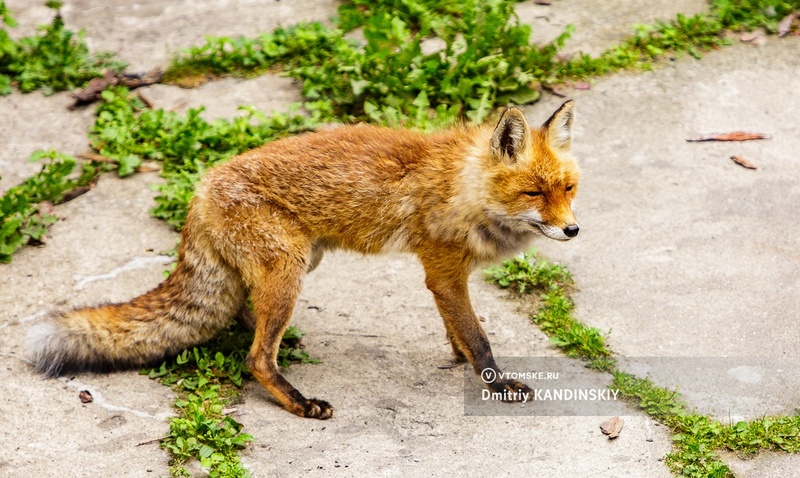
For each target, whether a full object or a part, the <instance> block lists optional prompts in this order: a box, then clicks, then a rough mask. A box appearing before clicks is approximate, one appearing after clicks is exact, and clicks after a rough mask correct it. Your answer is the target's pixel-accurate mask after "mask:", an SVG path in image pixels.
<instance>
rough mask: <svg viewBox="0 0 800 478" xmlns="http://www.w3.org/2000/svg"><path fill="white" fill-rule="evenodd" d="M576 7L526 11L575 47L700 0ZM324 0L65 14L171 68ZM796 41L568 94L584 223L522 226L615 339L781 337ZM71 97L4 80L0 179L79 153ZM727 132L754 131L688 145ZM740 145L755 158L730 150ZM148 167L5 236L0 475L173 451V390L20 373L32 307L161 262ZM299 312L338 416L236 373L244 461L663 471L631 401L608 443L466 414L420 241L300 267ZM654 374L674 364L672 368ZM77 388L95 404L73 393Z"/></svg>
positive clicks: (87, 5)
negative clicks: (408, 247)
mask: <svg viewBox="0 0 800 478" xmlns="http://www.w3.org/2000/svg"><path fill="white" fill-rule="evenodd" d="M6 3H7V4H8V6H9V8H11V9H12V11H14V12H15V13H16V16H17V19H18V21H19V23H20V26H19V28H18V29H17V31H16V33H15V35H17V36H18V35H20V34H27V33H29V32H31V31H33V29H34V27H35V25H36V24H40V23H45V22H47V21H49V11H48V10H47V9H44V8H42V7H41V6H38V5H29V3H30V2H23V1H21V0H13V1H7V2H6ZM579 3H580V2H577V1H573V0H562V1H560V2H554V5H552V6H550V7H540V6H533V5H531V4H530V3H529V2H526V3H522V4H520V6H519V9H520V15H521V17H522V18H523V20H524V21H528V22H530V23H532V24H533V25H534V29H535V31H536V35H537V37H538V38H548V37H552V36H554V35H555V32H557V31H559V30H560V28H562V27H563V25H565V24H566V23H568V22H572V23H575V24H576V28H577V33H576V38H575V40H574V41H572V42H570V43H569V44H568V49H569V50H570V51H576V50H582V51H587V52H592V53H597V52H599V51H600V50H602V49H603V48H605V47H606V46H608V45H609V44H613V43H614V42H616V41H617V40H618V39H619V38H620V37H621V36H622V35H624V34H625V33H627V32H629V31H630V24H631V23H642V22H647V21H650V20H652V19H653V18H655V17H658V18H669V17H671V16H672V15H673V14H674V13H676V12H679V11H682V12H685V13H694V12H696V11H701V10H702V9H703V8H705V6H704V5H705V4H704V2H699V1H688V0H685V1H681V2H666V1H659V2H625V1H623V0H615V1H609V2H599V3H598V2H595V3H593V4H592V6H591V7H587V6H586V5H585V4H584V3H580V4H579ZM335 6H336V4H335V2H333V1H307V0H306V1H303V2H299V1H298V2H287V1H284V2H280V3H277V2H276V3H273V2H256V1H223V0H215V1H213V2H202V5H201V4H199V3H197V2H188V1H180V2H175V1H171V2H166V1H156V0H152V1H146V2H138V3H135V4H132V3H129V2H125V1H122V0H114V1H105V2H99V1H97V0H94V1H90V0H83V1H66V2H65V6H64V9H63V12H64V16H65V20H66V22H67V25H68V26H70V27H72V28H78V27H80V28H84V29H85V30H86V38H87V40H88V41H89V43H90V45H91V47H92V48H93V49H95V50H102V49H108V50H113V51H116V52H118V54H119V56H120V57H122V58H123V59H125V60H126V61H128V62H130V63H131V65H132V69H139V70H143V69H150V68H151V67H153V66H155V65H157V64H162V65H163V64H164V63H165V62H166V61H167V59H168V58H169V55H170V54H171V53H172V52H173V51H175V49H177V48H181V47H186V46H189V45H192V44H197V43H199V42H200V41H201V39H202V37H203V35H207V34H213V35H222V34H225V35H238V34H244V35H253V34H255V33H258V32H260V31H264V30H269V29H271V28H273V27H274V26H276V25H277V24H279V23H282V24H289V23H293V22H296V21H301V20H325V19H327V18H328V17H329V16H331V15H333V14H334V13H335ZM595 25H603V27H602V28H597V27H595ZM539 35H541V36H539ZM798 53H800V41H798V39H783V40H777V39H775V40H770V41H768V42H767V44H766V45H764V46H761V47H754V46H750V45H737V46H734V47H731V48H727V49H724V50H722V51H719V52H713V53H711V54H708V55H706V57H705V58H704V59H703V60H702V61H699V62H698V61H695V60H693V59H691V58H683V59H680V60H678V61H675V62H672V63H669V64H667V65H665V66H663V67H661V68H659V69H658V70H657V71H655V72H653V73H644V74H642V73H637V74H622V75H616V76H613V77H609V78H603V79H600V80H598V81H597V82H595V83H594V84H593V85H592V88H591V90H589V91H577V90H575V91H572V90H571V91H570V94H571V96H572V97H574V98H575V99H576V100H577V102H578V118H577V123H576V131H575V133H576V137H575V141H574V147H575V148H576V152H577V153H578V155H579V157H580V158H581V160H582V161H581V164H582V169H583V179H582V187H581V192H580V207H579V214H580V220H581V224H582V228H583V229H582V232H581V235H580V236H579V237H578V239H577V240H575V241H572V242H570V243H568V244H556V243H553V242H546V241H544V240H540V241H539V242H538V243H537V244H536V245H537V247H539V249H540V250H541V251H543V252H544V254H545V255H546V256H547V257H550V258H552V259H555V260H558V261H560V262H563V263H565V264H566V265H567V266H568V267H569V268H570V269H571V270H572V271H573V273H574V275H575V277H576V278H577V281H578V288H579V290H578V291H577V293H576V294H575V299H576V302H577V305H578V310H577V315H578V317H579V318H580V319H581V320H582V321H584V322H586V323H588V324H590V325H593V326H595V327H598V328H600V329H602V330H604V331H609V330H610V339H609V340H610V344H611V347H612V348H613V350H615V351H616V352H617V353H618V354H620V355H622V356H626V357H642V356H659V357H684V358H685V357H689V358H701V357H708V356H727V357H747V356H756V357H783V358H786V357H788V358H789V359H792V358H795V357H797V356H798V355H799V354H798V343H800V341H798V334H800V332H798V331H799V330H800V329H799V328H798V327H797V326H796V324H797V319H798V316H797V314H798V312H797V311H798V305H800V304H799V303H798V300H800V299H798V297H800V283H799V282H798V281H799V280H800V279H799V278H800V256H799V255H798V253H797V251H798V250H800V247H798V246H799V245H800V244H798V242H799V241H800V239H798V238H800V226H798V224H797V222H796V221H795V220H794V216H793V215H794V211H795V210H796V209H797V208H798V206H800V186H798V179H800V166H799V165H798V161H797V151H798V137H800V135H799V134H798V124H797V116H796V111H798V107H800V93H798V92H800V77H798V76H797V71H798V66H800V65H798V63H800V60H798V59H799V58H800V55H799V54H798ZM145 94H147V95H148V97H150V98H151V99H152V100H153V101H154V102H155V103H156V106H157V107H164V108H169V109H172V108H186V107H190V106H199V105H201V104H203V105H206V106H207V107H208V109H207V112H206V114H207V117H209V118H212V117H218V116H220V117H229V116H231V115H233V114H235V107H236V106H238V105H241V104H255V105H257V106H258V107H259V108H260V109H262V110H265V111H269V110H271V109H282V108H285V107H286V105H287V104H288V103H289V102H293V101H297V100H298V99H299V87H298V86H297V85H294V84H292V82H291V81H288V80H286V79H284V78H278V77H273V76H265V77H261V78H257V79H254V80H248V81H243V80H234V79H226V80H222V81H220V82H215V83H210V84H208V85H205V86H204V87H203V89H202V90H181V89H177V88H173V87H166V86H162V85H157V86H153V87H150V88H149V89H147V90H146V92H145ZM560 101H562V100H561V99H558V98H545V99H544V101H542V102H540V103H538V104H536V105H534V106H533V107H531V108H529V109H527V110H526V112H527V114H528V117H529V119H530V120H531V122H532V123H538V122H541V121H542V120H544V119H545V118H546V117H547V116H548V115H549V113H550V112H551V111H552V110H553V108H554V107H555V106H556V105H557V104H558V103H559V102H560ZM70 102H71V101H70V99H69V96H68V94H66V93H62V94H57V95H54V96H51V97H47V98H46V97H43V96H42V95H41V94H40V93H33V94H29V95H21V94H19V93H15V94H13V95H11V96H9V97H4V98H0V117H2V118H3V121H2V122H0V138H2V141H3V142H4V145H5V146H6V147H5V148H3V149H2V152H0V175H2V176H3V179H2V182H0V190H2V189H5V188H8V187H10V186H13V185H14V184H16V183H18V182H19V181H21V180H22V179H24V178H25V177H27V176H29V175H31V174H33V173H34V172H35V171H36V170H37V169H38V166H37V165H35V164H30V163H27V162H26V159H27V157H28V155H29V154H30V153H31V152H32V151H33V150H35V149H38V148H55V149H58V150H60V151H64V152H67V153H73V154H76V153H80V152H83V151H85V150H86V149H87V148H88V147H87V139H86V129H87V128H88V126H89V125H90V124H91V122H92V119H93V118H92V111H91V109H84V110H77V111H68V110H67V109H66V106H67V105H68V104H69V103H70ZM738 129H744V130H753V131H761V132H765V133H769V134H771V135H772V139H770V140H768V141H762V142H753V143H719V144H706V143H700V144H697V143H686V142H685V139H686V138H688V137H692V136H695V135H697V134H701V133H709V132H716V131H719V132H724V131H729V130H738ZM732 154H740V155H743V156H745V157H747V158H748V159H750V160H751V161H753V162H755V163H756V164H758V166H759V170H757V171H748V170H744V169H742V168H740V167H738V166H736V165H735V164H733V163H732V162H731V161H730V160H729V159H728V157H729V156H730V155H732ZM157 181H159V179H158V177H157V176H156V175H154V174H140V175H136V176H134V177H131V178H127V179H125V180H120V179H117V178H114V177H112V176H110V175H109V176H104V177H103V178H102V179H101V181H100V182H99V184H98V186H97V187H96V188H95V189H93V190H92V191H91V192H89V193H88V194H85V195H84V196H81V197H80V198H78V199H76V200H74V201H71V202H69V203H66V204H64V205H62V206H59V207H58V208H57V211H58V213H59V215H60V216H61V218H62V221H60V222H59V223H57V224H56V225H54V226H53V228H52V230H51V233H50V234H49V235H48V237H49V240H48V242H47V245H46V246H45V247H43V248H26V249H23V250H22V251H20V252H19V253H18V254H16V255H15V256H14V262H13V263H11V264H10V265H3V266H0V269H2V274H0V304H2V305H3V308H2V311H0V331H2V334H0V383H2V386H1V387H0V417H2V420H3V426H2V427H0V444H1V445H2V448H3V449H4V450H6V451H7V452H6V453H4V454H3V456H2V457H0V475H4V476H12V477H18V476H58V477H62V476H86V475H87V474H92V475H99V476H137V477H138V476H163V475H167V474H168V469H167V460H168V457H167V455H166V453H165V452H163V451H162V450H160V449H159V448H158V445H157V444H155V443H154V442H153V440H156V439H158V438H160V437H161V436H163V435H164V434H166V432H167V425H166V422H165V421H164V419H163V417H164V416H165V415H166V414H169V413H170V412H171V409H170V406H171V403H172V393H171V391H170V390H169V389H168V388H166V387H163V386H162V385H160V384H158V383H156V382H154V381H151V380H149V379H148V378H146V377H143V376H140V375H138V374H137V373H136V372H127V373H116V374H112V375H92V374H81V375H78V376H76V377H64V378H62V379H58V380H44V379H42V378H41V377H39V376H37V375H35V374H33V373H32V371H31V369H30V367H29V365H28V364H27V363H26V362H25V360H24V350H23V343H24V336H25V331H26V329H27V327H28V326H29V325H30V323H32V322H33V321H35V320H36V319H37V318H38V317H40V316H41V315H42V314H43V313H46V312H47V311H49V310H53V309H58V308H66V307H74V306H82V305H89V304H95V303H98V302H113V301H124V300H128V299H130V298H131V297H133V296H135V295H137V294H139V293H142V292H144V291H146V290H148V289H150V288H152V287H154V286H155V285H156V284H157V283H158V282H159V281H160V280H161V278H162V275H161V272H162V270H163V269H164V268H165V267H166V266H165V265H164V264H163V262H162V259H161V258H160V257H159V256H158V254H159V252H161V251H164V250H167V249H170V248H171V247H173V246H174V244H175V241H176V240H177V234H175V233H174V232H172V231H171V230H170V228H169V227H168V226H167V225H166V224H164V223H163V222H160V221H157V220H156V219H153V218H152V217H150V216H149V213H148V211H149V209H150V208H151V207H152V206H153V202H152V196H153V193H152V192H151V191H150V190H149V188H148V185H149V184H151V183H153V182H157ZM87 277H88V278H99V277H106V278H104V279H100V280H93V281H89V282H87V281H86V278H87ZM81 286H82V287H81ZM471 290H472V296H473V301H474V305H475V308H476V309H477V310H478V312H479V313H481V314H482V315H483V316H484V317H485V318H486V323H485V324H484V327H485V328H486V330H487V332H488V333H489V335H490V340H491V341H492V345H493V348H494V350H495V354H496V355H497V356H499V357H502V356H558V355H559V352H558V351H557V350H555V349H554V347H553V346H552V345H550V343H549V341H548V340H547V338H546V337H545V336H544V335H543V334H542V333H541V332H539V330H538V329H536V328H535V327H534V326H532V325H531V324H530V323H529V322H528V320H527V318H525V317H524V315H523V314H522V313H521V312H520V311H519V310H518V308H517V306H516V304H514V303H513V302H511V301H509V300H508V299H507V298H506V295H505V294H504V293H503V292H502V291H499V290H497V289H495V288H494V287H492V286H488V285H486V284H484V283H483V281H482V280H481V278H480V276H479V274H476V275H475V276H474V277H473V278H472V281H471ZM294 323H295V325H297V326H298V327H300V328H301V329H302V330H304V331H306V332H307V334H308V335H307V336H306V338H305V343H306V346H307V351H308V352H310V353H311V354H312V355H313V356H315V357H318V358H320V359H322V360H323V363H322V364H319V365H305V366H295V367H292V368H291V369H290V370H289V372H288V374H287V375H288V378H289V380H291V381H292V382H293V383H294V384H295V385H296V386H297V387H298V388H300V390H301V391H303V392H304V393H306V394H308V395H309V396H318V397H322V398H325V399H328V400H330V401H331V402H332V403H333V404H334V406H335V407H336V415H335V417H334V418H333V419H332V420H330V421H327V422H317V421H312V420H305V419H300V418H297V417H294V416H292V415H290V414H288V413H286V412H285V411H283V410H281V409H280V408H279V407H278V406H277V405H275V403H274V401H273V400H272V398H271V397H270V396H268V394H267V393H266V392H265V391H264V390H263V389H262V388H261V387H260V386H259V385H258V384H256V383H249V384H248V385H247V386H246V387H245V392H244V404H243V405H241V406H239V410H238V412H237V413H238V416H237V417H236V418H237V420H239V421H241V422H242V423H244V425H245V431H247V432H248V433H250V434H252V435H253V436H254V437H255V441H254V443H253V444H251V445H250V446H249V447H248V449H247V450H246V451H245V452H244V453H243V460H244V462H245V464H246V466H247V467H248V468H249V469H250V470H252V471H253V474H254V476H296V475H298V474H300V473H304V474H305V473H307V474H310V475H315V476H328V475H335V476H362V475H368V476H371V475H378V474H381V475H389V476H397V475H399V476H406V475H408V476H419V475H430V476H446V475H463V474H466V473H469V474H470V475H477V474H483V473H486V474H489V473H491V474H493V475H500V476H502V475H510V474H512V473H513V474H517V473H519V472H520V471H522V472H524V473H526V474H528V475H533V476H570V477H572V476H575V477H579V476H596V475H600V474H613V475H615V476H629V477H658V476H669V471H668V470H667V468H666V467H665V466H664V465H663V462H662V459H663V457H664V455H665V454H666V453H668V452H669V450H670V437H669V434H668V433H667V431H666V430H665V429H664V427H661V426H658V425H656V424H655V423H653V422H652V421H651V420H649V419H648V418H647V417H645V416H644V415H643V414H640V413H638V412H634V411H631V412H630V416H628V417H626V418H625V420H626V424H625V429H624V431H623V433H622V435H621V436H620V437H619V438H618V439H617V440H614V441H609V440H607V439H606V438H605V437H604V436H603V435H602V434H601V433H600V431H599V428H598V424H599V423H600V422H601V421H603V420H604V419H605V418H607V417H513V418H504V417H499V418H498V417H468V416H464V408H463V378H462V376H463V373H462V372H461V371H460V370H440V369H438V368H437V365H440V364H442V363H444V362H446V361H447V360H448V359H449V346H448V345H447V344H446V340H445V339H444V328H443V326H442V324H441V320H440V319H439V318H438V314H437V312H436V308H435V306H434V304H433V301H432V299H431V297H430V296H429V294H428V292H427V290H426V289H425V287H424V284H423V280H422V271H421V268H420V267H419V265H418V263H417V261H416V260H415V259H414V258H413V257H410V256H403V255H395V256H385V257H361V256H357V255H350V254H332V255H329V256H326V258H325V260H324V261H323V262H322V265H321V266H320V267H319V269H317V270H316V271H315V272H314V273H313V274H311V275H310V276H309V277H308V280H307V281H306V284H305V288H304V291H303V294H302V296H301V298H300V301H299V303H298V307H297V311H296V314H295V317H294ZM501 365H502V362H501ZM765 373H766V371H765ZM659 378H661V379H662V380H663V381H662V382H659ZM694 378H696V377H694ZM654 379H655V380H656V382H657V383H659V384H660V385H663V386H670V387H673V386H675V385H681V386H683V383H682V382H679V383H675V382H674V380H676V379H674V378H673V377H670V376H666V375H661V376H659V375H658V374H655V375H654ZM724 379H725V376H714V377H708V380H707V381H706V385H705V389H704V390H703V389H701V390H698V391H697V393H696V395H692V398H691V399H690V405H691V406H695V407H697V408H698V409H699V410H700V411H703V412H706V413H713V414H715V415H716V416H717V417H718V418H720V419H722V420H725V419H726V417H727V415H726V408H725V407H726V403H727V402H726V399H725V397H724V394H723V396H722V398H721V399H720V398H719V396H717V397H716V399H715V400H712V399H710V398H709V395H713V394H714V393H716V394H717V395H719V394H720V392H718V390H724V385H725V383H724V381H725V380H724ZM677 380H680V378H678V379H677ZM701 382H702V380H701ZM795 383H796V382H795ZM720 387H723V388H720ZM84 388H88V389H89V390H90V391H91V392H92V393H93V395H94V396H95V402H93V403H91V404H81V402H80V401H79V400H78V392H79V389H84ZM790 388H791V387H790ZM796 388H797V387H794V389H795V390H796ZM703 392H705V394H704V393H703ZM732 398H733V397H731V400H732ZM797 402H798V397H797V395H796V394H794V395H793V394H791V393H788V392H786V391H785V390H781V391H780V392H777V391H776V390H774V389H769V388H764V389H763V390H761V391H760V394H758V395H757V396H756V397H755V399H754V400H751V401H750V402H748V403H749V405H748V406H749V408H747V409H741V410H737V411H736V414H737V415H741V416H742V417H745V418H753V417H757V416H760V414H761V413H762V411H763V410H764V409H766V408H767V407H768V406H770V407H772V406H778V407H780V408H781V409H782V410H783V411H784V412H785V413H791V412H792V411H793V409H794V407H795V406H796V405H797ZM727 411H730V410H727ZM649 440H652V441H649ZM9 451H10V453H9ZM725 460H726V461H727V462H728V463H729V464H730V466H731V469H732V470H733V471H734V472H735V473H736V474H737V476H742V477H777V476H800V474H798V473H800V472H799V471H798V470H800V459H799V458H798V457H797V456H796V455H785V454H772V453H770V454H761V455H759V456H757V457H756V458H755V459H752V460H748V461H742V460H740V459H738V458H737V457H736V456H733V455H730V456H728V455H726V456H725ZM793 473H794V475H793Z"/></svg>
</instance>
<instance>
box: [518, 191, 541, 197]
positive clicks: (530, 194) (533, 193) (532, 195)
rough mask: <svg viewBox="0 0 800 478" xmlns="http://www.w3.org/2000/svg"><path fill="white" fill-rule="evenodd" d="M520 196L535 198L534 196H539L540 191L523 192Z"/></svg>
mask: <svg viewBox="0 0 800 478" xmlns="http://www.w3.org/2000/svg"><path fill="white" fill-rule="evenodd" d="M522 194H524V195H526V196H530V197H536V196H541V195H542V192H541V191H525V192H524V193H522Z"/></svg>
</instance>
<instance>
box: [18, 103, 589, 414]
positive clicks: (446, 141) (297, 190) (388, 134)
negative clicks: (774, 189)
mask: <svg viewBox="0 0 800 478" xmlns="http://www.w3.org/2000/svg"><path fill="white" fill-rule="evenodd" d="M573 117H574V104H573V102H571V101H568V102H566V103H564V104H563V105H562V106H561V107H560V108H559V109H558V110H557V111H556V112H555V113H554V114H553V115H552V116H551V117H550V119H548V120H547V121H546V122H545V123H544V125H543V126H542V127H541V128H536V129H531V128H530V127H529V126H528V123H527V121H526V119H525V116H524V115H523V114H522V112H520V111H519V110H517V109H515V108H509V109H507V110H506V111H505V112H504V113H503V114H502V116H501V118H500V120H499V121H498V123H497V124H496V125H495V126H492V125H482V126H474V127H467V126H459V127H455V128H452V129H449V130H446V131H442V132H438V133H435V134H431V135H424V134H421V133H417V132H412V131H408V130H402V129H388V128H379V127H373V126H364V125H361V126H345V127H341V128H337V129H332V130H328V131H322V132H317V133H309V134H303V135H299V136H294V137H290V138H286V139H282V140H279V141H275V142H272V143H269V144H267V145H265V146H262V147H260V148H258V149H255V150H252V151H250V152H247V153H244V154H242V155H240V156H237V157H235V158H233V159H231V160H230V161H228V162H226V163H225V164H223V165H220V166H218V167H215V168H213V169H211V170H210V171H209V172H208V173H207V174H206V175H205V177H204V178H203V179H202V181H201V182H200V183H199V184H198V186H197V188H196V191H195V196H194V199H193V200H192V202H191V204H190V206H189V210H188V215H187V218H186V223H185V226H184V228H183V232H182V233H183V236H182V240H181V245H180V250H179V255H178V262H177V266H176V269H175V271H174V272H173V273H172V274H171V275H170V276H169V278H168V279H166V280H165V281H164V282H163V283H161V284H160V285H159V286H158V287H156V288H155V289H153V290H152V291H150V292H147V293H145V294H143V295H141V296H139V297H137V298H135V299H133V300H131V301H130V302H127V303H124V304H112V305H102V306H98V307H94V308H87V309H80V310H73V311H68V312H61V313H57V314H53V315H51V316H50V317H48V318H47V319H46V320H44V321H42V322H40V323H38V324H36V325H34V326H33V327H32V328H31V329H30V331H29V351H30V356H31V359H32V360H33V362H34V363H35V366H36V368H37V369H38V370H40V371H41V372H43V373H45V374H47V375H51V376H55V375H59V374H62V373H65V372H70V371H80V370H99V371H104V370H112V369H119V368H128V367H139V366H143V365H148V364H155V363H159V362H160V361H161V360H163V359H164V358H165V357H167V356H170V355H174V354H177V353H179V352H180V351H182V350H183V349H185V348H187V347H192V346H194V345H197V344H200V343H202V342H204V341H207V340H209V339H211V338H212V337H213V336H214V335H215V334H216V333H217V332H219V331H220V330H221V329H222V328H224V327H225V326H226V325H227V324H229V323H230V321H231V320H232V319H233V318H234V317H236V316H239V315H241V316H245V317H250V319H251V321H252V322H253V326H254V329H255V338H254V340H253V345H252V347H251V349H250V352H249V354H248V356H247V366H248V368H249V369H250V370H251V371H252V373H253V375H254V376H255V377H256V378H257V379H258V381H259V382H260V383H261V384H262V385H263V386H264V387H265V388H266V389H267V390H269V391H270V393H272V394H273V395H274V396H275V397H276V398H277V399H278V400H279V401H280V402H281V404H283V406H284V407H286V409H287V410H289V411H290V412H292V413H294V414H297V415H300V416H304V417H313V418H321V419H326V418H330V417H331V415H332V413H333V408H332V407H331V405H330V404H329V403H328V402H326V401H323V400H319V399H313V398H312V399H309V398H305V397H304V396H303V395H302V394H301V393H300V392H299V391H298V390H297V389H295V388H294V387H293V386H292V385H291V384H290V383H289V382H288V381H287V380H286V379H285V378H284V377H283V375H281V373H280V370H279V368H278V365H277V363H276V357H277V353H278V347H279V345H280V341H281V337H282V336H283V332H284V330H285V329H286V327H287V325H288V323H289V320H290V318H291V316H292V310H293V308H294V306H295V301H296V299H297V296H298V294H299V292H300V289H301V285H302V282H303V277H304V276H305V274H307V273H308V272H310V271H311V270H313V269H314V268H315V267H316V265H317V264H319V261H320V260H321V259H322V255H323V253H324V252H325V251H326V250H330V249H336V248H343V249H350V250H354V251H358V252H362V253H365V254H366V253H380V252H388V251H407V252H412V253H414V254H416V255H417V257H418V258H419V260H420V262H421V263H422V265H423V267H424V269H425V275H426V278H425V285H426V286H427V287H428V289H429V290H430V291H431V292H432V293H433V295H434V298H435V301H436V305H437V307H438V309H439V312H440V314H441V316H442V318H443V319H444V324H445V328H446V330H447V336H448V338H449V340H450V343H451V345H452V349H453V354H454V355H455V358H456V360H457V361H461V362H463V361H469V363H470V364H471V365H472V367H473V368H474V370H475V371H476V373H481V372H482V371H483V370H485V369H492V370H494V371H495V372H497V374H498V376H500V372H501V371H500V369H499V368H498V367H497V364H496V363H495V360H494V358H493V356H492V351H491V347H490V345H489V341H488V340H487V338H486V333H485V332H484V331H483V329H482V328H481V326H480V322H479V320H478V317H477V315H476V314H475V312H474V311H473V309H472V305H471V304H470V299H469V293H468V290H467V277H468V275H469V274H470V272H471V271H472V270H473V269H474V268H475V267H476V265H477V264H479V263H485V262H487V261H494V260H497V259H499V258H502V257H503V256H508V255H511V254H513V253H516V252H518V251H520V250H522V249H523V248H525V246H526V245H527V244H528V242H529V241H530V239H532V238H533V237H534V236H535V235H536V234H538V233H542V234H544V235H545V236H547V237H550V238H552V239H556V240H568V239H570V238H572V237H574V236H575V235H577V233H578V230H579V229H578V225H577V223H576V221H575V217H574V215H573V213H572V209H571V202H572V200H573V198H574V197H575V194H576V192H577V188H578V171H577V167H576V164H575V162H574V160H573V159H572V156H571V155H570V145H571V137H572V133H571V132H572V120H573ZM248 297H250V298H251V299H252V302H253V305H254V310H255V313H254V314H249V311H248V310H247V309H246V303H247V298H248ZM487 386H488V387H489V388H490V389H491V390H492V391H494V392H516V393H522V392H530V391H531V390H530V389H529V388H528V387H527V386H526V385H524V384H522V383H519V382H517V381H514V380H505V381H496V382H494V383H490V384H487Z"/></svg>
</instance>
